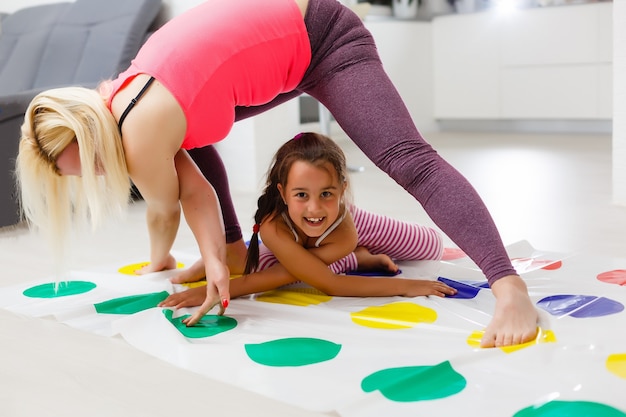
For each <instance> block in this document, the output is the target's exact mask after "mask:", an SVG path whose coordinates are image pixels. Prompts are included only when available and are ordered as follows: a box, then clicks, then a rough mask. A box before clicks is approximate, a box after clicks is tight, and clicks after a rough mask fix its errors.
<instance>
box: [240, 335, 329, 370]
mask: <svg viewBox="0 0 626 417" xmlns="http://www.w3.org/2000/svg"><path fill="white" fill-rule="evenodd" d="M245 347H246V353H247V354H248V357H249V358H250V359H252V360H253V361H255V362H257V363H260V364H261V365H267V366H303V365H312V364H314V363H319V362H324V361H328V360H330V359H333V358H334V357H335V356H337V355H338V354H339V351H340V350H341V345H338V344H336V343H333V342H329V341H328V340H322V339H314V338H308V337H291V338H286V339H278V340H272V341H269V342H264V343H258V344H247V345H246V346H245Z"/></svg>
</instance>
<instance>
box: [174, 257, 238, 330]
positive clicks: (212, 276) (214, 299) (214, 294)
mask: <svg viewBox="0 0 626 417" xmlns="http://www.w3.org/2000/svg"><path fill="white" fill-rule="evenodd" d="M205 270H206V278H207V285H206V299H205V300H204V302H203V303H202V305H201V306H200V308H199V309H198V310H197V311H196V312H195V313H194V314H193V315H192V316H191V317H188V318H186V319H185V320H183V323H184V324H186V325H187V326H193V325H195V324H196V323H198V322H199V321H200V319H201V318H202V317H204V315H205V314H206V313H208V312H209V311H210V310H211V309H212V308H213V307H215V306H216V305H218V304H219V306H220V311H219V313H217V314H218V315H219V316H221V315H223V314H224V311H225V310H226V307H228V303H229V302H230V291H229V280H230V272H229V270H228V267H227V266H226V265H225V264H224V263H222V262H220V261H218V260H217V259H214V260H213V261H212V262H211V261H209V262H207V263H206V264H205Z"/></svg>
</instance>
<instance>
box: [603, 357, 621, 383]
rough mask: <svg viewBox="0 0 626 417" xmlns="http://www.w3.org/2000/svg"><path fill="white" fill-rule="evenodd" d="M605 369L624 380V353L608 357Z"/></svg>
mask: <svg viewBox="0 0 626 417" xmlns="http://www.w3.org/2000/svg"><path fill="white" fill-rule="evenodd" d="M606 369H608V370H609V371H610V372H611V373H614V374H615V375H617V376H619V377H620V378H625V379H626V353H615V354H613V355H609V357H608V358H607V360H606Z"/></svg>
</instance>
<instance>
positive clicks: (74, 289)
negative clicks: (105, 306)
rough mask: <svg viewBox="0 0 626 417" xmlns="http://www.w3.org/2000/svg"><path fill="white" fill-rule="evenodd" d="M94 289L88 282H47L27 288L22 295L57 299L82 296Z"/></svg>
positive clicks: (94, 285) (91, 283) (93, 285)
mask: <svg viewBox="0 0 626 417" xmlns="http://www.w3.org/2000/svg"><path fill="white" fill-rule="evenodd" d="M94 288H96V284H94V283H93V282H88V281H62V282H49V283H47V284H41V285H37V286H34V287H30V288H27V289H26V290H24V292H23V293H22V294H24V295H25V296H26V297H31V298H58V297H66V296H68V295H76V294H83V293H86V292H89V291H91V290H93V289H94Z"/></svg>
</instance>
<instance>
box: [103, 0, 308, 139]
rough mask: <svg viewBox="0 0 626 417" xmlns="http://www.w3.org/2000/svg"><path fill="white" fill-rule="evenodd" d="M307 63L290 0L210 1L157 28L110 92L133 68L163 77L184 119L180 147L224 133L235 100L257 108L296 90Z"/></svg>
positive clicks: (299, 21)
mask: <svg viewBox="0 0 626 417" xmlns="http://www.w3.org/2000/svg"><path fill="white" fill-rule="evenodd" d="M310 61H311V46H310V43H309V37H308V34H307V30H306V27H305V25H304V19H303V18H302V14H301V13H300V9H299V8H298V6H297V4H296V3H295V1H294V0H207V1H206V2H204V3H202V4H200V5H199V6H197V7H195V8H192V9H191V10H188V11H186V12H185V13H183V14H181V15H179V16H177V17H175V18H174V19H172V20H171V21H169V22H168V23H166V24H165V25H164V26H163V27H162V28H160V29H159V30H158V31H156V32H155V33H154V34H153V35H152V36H151V37H150V38H149V39H148V41H147V42H146V43H145V45H144V46H143V47H142V48H141V50H140V51H139V52H138V54H137V56H136V58H135V59H134V60H133V61H132V63H131V65H130V67H129V68H128V69H127V70H126V71H124V72H123V73H121V74H120V75H119V76H118V77H117V78H116V79H115V80H113V84H112V89H113V93H112V94H111V97H110V99H109V102H108V105H109V107H110V106H111V100H112V99H113V96H114V95H115V94H116V93H117V92H118V91H119V90H120V89H121V88H123V87H124V86H125V85H126V84H128V82H130V80H132V79H133V78H134V77H135V76H136V75H138V74H148V75H151V76H153V77H154V78H156V79H157V80H158V81H159V82H160V83H162V84H163V85H164V86H165V87H166V88H167V89H168V90H169V91H170V92H171V93H172V94H173V95H174V96H175V97H176V99H177V100H178V102H179V103H180V105H181V107H182V109H183V111H184V113H185V116H186V118H187V132H186V134H185V138H184V140H183V143H182V148H184V149H192V148H197V147H202V146H206V145H209V144H212V143H215V142H218V141H220V140H222V139H224V138H225V137H226V135H227V134H228V132H230V130H231V128H232V126H233V123H234V121H235V106H258V105H261V104H265V103H268V102H270V101H272V99H274V98H275V97H276V96H277V95H278V94H280V93H284V92H288V91H291V90H293V89H295V88H296V87H297V86H298V84H299V83H300V81H301V80H302V77H303V76H304V73H305V71H306V69H307V68H308V66H309V63H310Z"/></svg>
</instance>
